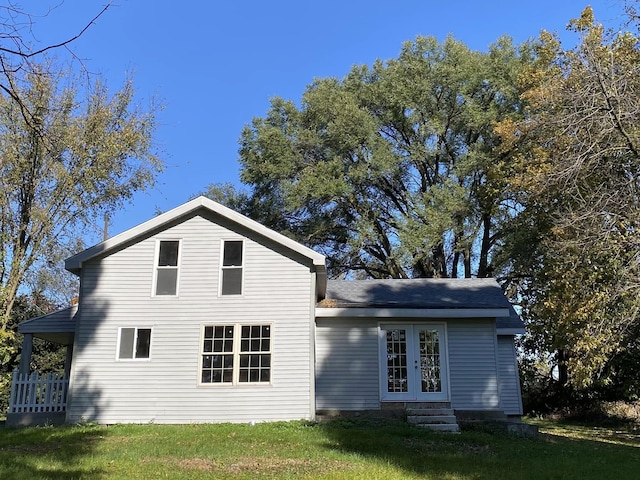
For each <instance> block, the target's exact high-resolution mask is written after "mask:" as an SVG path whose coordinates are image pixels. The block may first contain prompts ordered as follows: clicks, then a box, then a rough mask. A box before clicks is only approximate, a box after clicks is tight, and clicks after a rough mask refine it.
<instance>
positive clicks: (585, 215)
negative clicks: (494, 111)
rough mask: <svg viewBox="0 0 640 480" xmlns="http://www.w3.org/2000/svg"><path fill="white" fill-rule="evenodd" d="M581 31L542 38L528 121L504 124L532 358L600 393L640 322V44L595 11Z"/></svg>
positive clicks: (639, 386) (513, 280)
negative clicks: (548, 357)
mask: <svg viewBox="0 0 640 480" xmlns="http://www.w3.org/2000/svg"><path fill="white" fill-rule="evenodd" d="M570 29H571V30H573V31H574V32H575V33H576V34H577V35H579V36H580V44H579V45H578V46H577V47H575V48H573V49H568V50H565V49H562V47H561V45H560V43H559V42H558V41H557V39H556V38H554V37H553V36H550V35H548V34H543V35H542V36H541V39H540V42H539V44H538V45H537V46H536V52H537V53H538V57H537V60H536V62H535V64H534V65H532V67H531V68H530V69H528V70H527V71H526V72H525V75H523V77H522V81H523V85H526V92H525V94H524V98H526V100H527V104H528V106H529V107H528V109H527V112H526V118H525V119H524V120H523V121H521V122H516V123H515V124H507V123H503V125H501V126H500V127H499V129H498V130H499V131H500V132H501V133H506V135H503V144H502V146H503V147H507V148H509V149H510V152H511V154H512V155H513V158H514V159H515V165H516V172H517V173H516V174H515V175H514V179H515V180H514V181H513V185H514V186H516V187H517V188H516V189H514V195H517V196H518V198H519V202H520V203H521V204H522V205H523V206H524V211H523V213H522V214H521V215H519V216H518V219H517V220H516V221H515V222H514V224H513V228H511V229H510V232H512V233H511V234H510V235H508V236H507V237H506V238H505V244H506V245H507V247H508V250H506V251H505V252H508V253H507V256H508V257H509V260H508V262H507V263H508V264H509V265H510V267H511V271H510V282H509V288H512V290H511V292H512V294H513V296H514V297H515V298H520V299H522V306H523V316H524V318H525V319H526V320H527V326H528V330H529V339H528V341H527V347H528V349H529V351H530V352H533V353H538V354H544V353H550V354H552V355H553V361H554V362H555V364H556V365H557V368H558V372H559V381H560V383H561V384H562V383H565V382H566V381H569V382H570V383H571V389H574V390H583V391H585V389H590V391H589V394H590V395H592V396H594V395H595V396H597V395H600V394H602V392H605V391H607V390H608V391H610V392H611V391H613V390H612V389H610V388H611V386H612V383H617V384H618V385H619V382H620V378H621V377H620V375H621V374H620V371H619V368H621V367H622V366H623V364H625V363H626V365H627V366H631V365H632V364H631V363H627V362H623V363H617V365H615V366H614V364H615V363H616V362H618V360H617V359H620V358H624V357H626V353H625V352H631V350H629V349H630V348H631V346H632V345H634V344H635V338H637V331H638V322H639V321H640V317H639V316H638V312H640V290H639V286H640V284H638V281H637V279H638V278H639V275H640V262H639V261H638V260H639V259H640V257H638V252H640V230H639V229H638V226H639V223H638V218H640V202H639V200H638V181H639V180H640V129H638V127H637V118H638V114H639V113H640V110H639V107H638V106H639V105H640V80H639V79H640V75H639V73H640V50H639V49H638V46H639V45H640V43H639V39H638V37H636V36H634V35H632V34H631V33H629V32H620V33H611V32H608V31H606V30H605V28H604V27H603V26H602V25H600V24H598V23H596V21H595V20H594V14H593V11H592V10H591V8H587V9H585V11H584V12H583V14H582V15H581V17H580V18H578V19H576V20H574V21H572V22H571V24H570ZM503 127H504V129H503ZM625 376H626V377H627V378H628V379H631V378H636V376H635V375H633V372H632V371H629V372H627V374H626V375H625ZM629 388H631V387H630V385H627V386H626V387H625V389H626V390H627V393H625V395H626V396H629V395H632V394H631V392H630V391H629ZM632 389H633V390H635V392H636V393H635V394H636V395H637V393H638V392H640V383H635V385H634V386H633V388H632Z"/></svg>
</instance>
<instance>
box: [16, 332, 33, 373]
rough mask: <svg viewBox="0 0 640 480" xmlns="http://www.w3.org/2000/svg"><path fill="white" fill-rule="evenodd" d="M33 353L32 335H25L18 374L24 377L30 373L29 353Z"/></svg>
mask: <svg viewBox="0 0 640 480" xmlns="http://www.w3.org/2000/svg"><path fill="white" fill-rule="evenodd" d="M32 351H33V333H25V334H24V339H23V340H22V351H21V353H20V367H19V372H20V373H22V374H25V375H29V373H30V365H31V352H32Z"/></svg>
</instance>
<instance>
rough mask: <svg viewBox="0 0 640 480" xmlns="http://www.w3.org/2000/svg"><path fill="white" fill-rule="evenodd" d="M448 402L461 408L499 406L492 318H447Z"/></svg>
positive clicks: (479, 408)
mask: <svg viewBox="0 0 640 480" xmlns="http://www.w3.org/2000/svg"><path fill="white" fill-rule="evenodd" d="M447 336H448V341H449V378H450V385H451V387H450V388H451V406H452V407H453V408H454V409H460V410H492V409H498V408H499V397H498V379H497V365H496V331H495V321H494V320H484V319H482V320H481V319H472V320H469V321H453V320H451V321H449V322H448V326H447Z"/></svg>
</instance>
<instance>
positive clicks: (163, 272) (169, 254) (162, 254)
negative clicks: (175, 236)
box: [154, 240, 180, 295]
mask: <svg viewBox="0 0 640 480" xmlns="http://www.w3.org/2000/svg"><path fill="white" fill-rule="evenodd" d="M156 250H157V252H158V254H157V256H156V269H155V289H154V294H155V295H177V293H178V265H179V259H180V240H160V241H159V242H158V247H157V249H156Z"/></svg>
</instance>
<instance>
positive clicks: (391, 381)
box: [387, 329, 408, 393]
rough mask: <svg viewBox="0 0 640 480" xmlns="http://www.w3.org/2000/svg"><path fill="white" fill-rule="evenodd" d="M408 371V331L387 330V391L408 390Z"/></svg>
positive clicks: (398, 391)
mask: <svg viewBox="0 0 640 480" xmlns="http://www.w3.org/2000/svg"><path fill="white" fill-rule="evenodd" d="M407 373H408V372H407V332H406V330H400V329H396V330H387V389H388V390H387V391H388V392H393V393H401V392H407V391H408V383H407Z"/></svg>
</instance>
